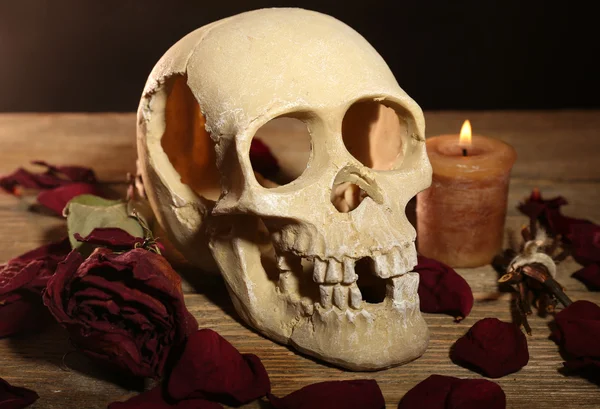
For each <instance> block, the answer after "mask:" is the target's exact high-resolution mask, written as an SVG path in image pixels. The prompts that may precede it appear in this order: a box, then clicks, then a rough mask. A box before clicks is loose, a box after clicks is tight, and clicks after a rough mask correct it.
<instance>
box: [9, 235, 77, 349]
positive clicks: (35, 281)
mask: <svg viewBox="0 0 600 409" xmlns="http://www.w3.org/2000/svg"><path fill="white" fill-rule="evenodd" d="M70 250H71V246H70V245H69V240H68V239H66V238H65V239H63V240H61V241H59V242H57V243H51V244H46V245H44V246H41V247H38V248H37V249H34V250H31V251H28V252H27V253H25V254H22V255H20V256H19V257H16V258H14V259H12V260H10V261H9V262H8V263H7V264H5V265H3V266H0V338H2V337H6V336H9V335H12V334H15V333H18V332H21V331H24V330H29V329H33V328H35V326H36V324H37V318H38V317H39V315H40V314H41V312H43V305H42V302H41V297H40V295H41V292H42V290H43V289H44V288H45V287H46V282H47V281H48V279H49V278H50V276H51V275H52V274H54V271H55V270H56V266H57V265H58V263H59V262H60V261H62V260H63V259H64V258H65V257H66V256H67V254H68V253H69V251H70Z"/></svg>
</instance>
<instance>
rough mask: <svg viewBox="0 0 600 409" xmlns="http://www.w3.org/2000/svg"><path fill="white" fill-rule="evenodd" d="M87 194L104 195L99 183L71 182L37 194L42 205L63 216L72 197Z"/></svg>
mask: <svg viewBox="0 0 600 409" xmlns="http://www.w3.org/2000/svg"><path fill="white" fill-rule="evenodd" d="M85 194H88V195H96V196H103V193H102V191H101V190H100V188H99V187H98V185H91V184H89V183H71V184H68V185H64V186H59V187H56V188H54V189H50V190H43V191H41V192H40V193H39V194H38V196H37V201H38V203H39V204H41V205H42V206H44V207H46V208H48V209H50V210H52V211H53V212H54V213H56V214H57V215H59V216H62V213H63V209H64V208H65V206H66V205H67V203H68V202H69V201H70V200H71V199H73V198H74V197H76V196H79V195H85Z"/></svg>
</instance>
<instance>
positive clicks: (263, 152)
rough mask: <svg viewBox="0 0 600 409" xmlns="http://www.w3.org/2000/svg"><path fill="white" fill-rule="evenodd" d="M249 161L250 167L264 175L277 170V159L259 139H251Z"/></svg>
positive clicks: (269, 174)
mask: <svg viewBox="0 0 600 409" xmlns="http://www.w3.org/2000/svg"><path fill="white" fill-rule="evenodd" d="M250 163H251V164H252V169H254V170H255V171H256V172H258V173H260V174H261V175H263V176H264V177H269V176H271V175H273V174H275V173H277V171H278V170H279V164H278V163H277V159H275V157H274V156H273V154H272V153H271V150H270V149H269V147H268V146H267V145H265V143H264V142H263V141H261V140H260V139H256V138H254V139H252V142H251V144H250Z"/></svg>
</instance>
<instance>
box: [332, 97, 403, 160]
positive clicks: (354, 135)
mask: <svg viewBox="0 0 600 409" xmlns="http://www.w3.org/2000/svg"><path fill="white" fill-rule="evenodd" d="M342 138H343V140H344V145H346V149H348V152H350V154H351V155H352V156H354V157H355V158H356V159H357V160H359V161H360V162H361V163H362V164H363V165H365V166H368V167H369V168H371V169H375V170H391V169H396V168H398V167H399V166H400V164H401V162H402V159H403V157H404V141H407V139H408V124H407V122H406V121H405V120H404V119H402V118H401V117H400V116H399V115H398V113H397V112H396V110H394V109H393V108H390V107H388V106H386V105H384V104H382V103H380V102H376V101H360V102H357V103H355V104H354V105H352V106H351V107H350V108H349V109H348V111H346V115H345V116H344V120H343V122H342Z"/></svg>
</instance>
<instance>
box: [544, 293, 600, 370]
mask: <svg viewBox="0 0 600 409" xmlns="http://www.w3.org/2000/svg"><path fill="white" fill-rule="evenodd" d="M554 320H555V323H556V330H555V331H554V333H553V334H552V338H553V339H554V340H555V341H556V342H557V343H558V344H559V345H560V346H561V348H562V349H563V352H564V353H565V354H566V355H567V357H568V360H567V362H565V363H564V365H565V366H566V367H568V368H571V369H584V368H588V369H593V370H599V369H600V342H598V340H599V339H600V307H598V306H597V305H596V304H594V303H592V302H589V301H575V302H574V303H573V304H571V305H569V306H568V307H566V308H565V309H564V310H562V311H560V312H559V313H557V314H556V316H555V317H554Z"/></svg>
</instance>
